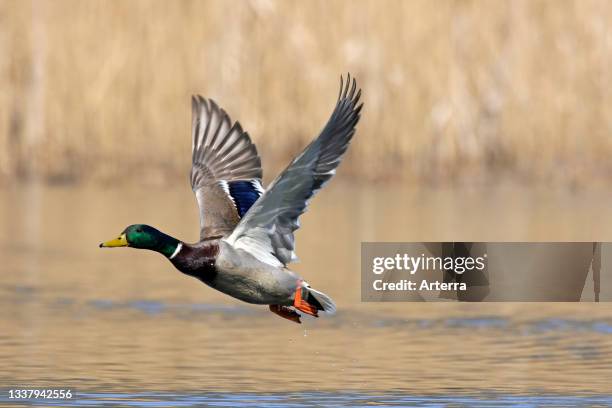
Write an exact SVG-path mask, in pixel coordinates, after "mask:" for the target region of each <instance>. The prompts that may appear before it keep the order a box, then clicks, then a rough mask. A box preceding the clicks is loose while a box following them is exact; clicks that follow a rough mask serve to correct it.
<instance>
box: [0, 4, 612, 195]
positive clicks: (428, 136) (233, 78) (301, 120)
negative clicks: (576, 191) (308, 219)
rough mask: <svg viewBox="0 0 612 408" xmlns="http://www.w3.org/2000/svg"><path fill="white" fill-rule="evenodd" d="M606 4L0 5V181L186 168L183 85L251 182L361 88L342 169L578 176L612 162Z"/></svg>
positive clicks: (406, 176)
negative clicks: (240, 151)
mask: <svg viewBox="0 0 612 408" xmlns="http://www.w3.org/2000/svg"><path fill="white" fill-rule="evenodd" d="M610 21H612V2H609V1H604V0H602V1H574V2H571V1H522V0H517V1H496V2H486V1H435V2H434V1H377V0H359V1H323V0H315V1H308V2H298V1H272V0H257V1H233V2H228V1H221V0H213V1H180V2H168V1H161V0H155V1H135V0H132V1H115V0H113V1H77V0H59V1H36V0H33V1H31V2H27V1H17V0H1V1H0V55H1V57H0V181H3V182H4V183H9V182H11V181H12V180H28V179H38V180H42V181H48V182H71V181H73V182H77V181H78V182H81V181H83V182H107V183H108V182H113V183H114V182H118V181H134V182H142V183H170V182H175V178H176V177H183V178H184V180H186V173H187V169H188V166H189V157H190V156H189V149H190V136H189V131H190V115H191V110H190V95H191V94H192V93H201V94H202V95H204V96H207V97H212V98H214V99H215V100H216V101H218V103H219V104H221V106H223V107H224V108H225V109H226V110H227V111H228V112H229V113H230V115H231V116H232V117H233V118H235V119H239V120H240V121H241V123H242V124H243V126H244V127H245V128H246V129H247V130H248V131H249V133H250V134H251V135H252V137H253V139H254V140H255V141H256V143H257V144H258V147H259V150H260V153H261V154H262V156H263V160H264V164H265V165H266V166H267V168H266V176H267V177H266V178H269V177H271V176H272V175H273V173H274V172H276V171H278V170H279V169H281V168H282V167H283V166H284V165H285V164H286V163H287V161H288V160H290V158H291V157H292V156H293V155H294V154H296V153H297V152H298V151H299V150H300V149H301V147H302V146H304V145H305V144H306V143H307V142H308V141H309V140H310V139H311V138H312V137H314V136H315V135H316V134H317V133H318V131H319V130H320V128H321V127H322V126H323V124H324V122H325V121H326V119H327V117H328V115H329V113H330V111H331V109H332V107H333V104H334V102H335V97H336V93H337V87H338V81H339V75H340V74H341V73H346V72H348V71H350V72H351V73H352V74H353V75H354V76H356V77H357V79H358V80H359V83H360V85H361V86H362V87H363V99H364V101H365V104H366V105H365V108H364V114H363V118H362V122H361V123H360V124H359V128H358V135H357V138H356V140H355V143H354V145H353V146H352V148H351V150H350V154H349V157H348V160H346V162H345V163H344V166H343V169H342V171H341V172H340V173H341V174H344V175H345V176H352V177H360V179H367V180H381V179H388V178H395V179H401V180H406V181H411V182H415V183H433V182H443V181H445V180H447V181H448V180H451V181H452V180H455V179H457V178H461V179H466V180H490V179H492V175H495V177H497V175H499V174H500V173H504V174H505V173H513V174H515V175H517V177H519V178H521V179H524V180H544V181H546V182H549V181H550V180H562V181H570V182H575V183H586V182H587V181H588V180H591V179H593V178H594V177H595V178H605V177H607V176H608V175H610V174H612V166H611V165H610V164H609V163H610V160H609V157H610V156H612V137H611V136H612V103H611V102H612V93H611V92H610V89H611V85H612V29H611V24H610Z"/></svg>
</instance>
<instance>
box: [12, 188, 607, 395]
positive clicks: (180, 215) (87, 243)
mask: <svg viewBox="0 0 612 408" xmlns="http://www.w3.org/2000/svg"><path fill="white" fill-rule="evenodd" d="M0 194H1V197H2V199H1V200H0V226H1V228H0V260H1V264H0V265H1V266H0V271H1V275H0V360H1V361H2V364H1V365H0V388H1V389H3V390H4V391H2V392H0V403H3V404H9V403H11V404H12V403H14V401H13V402H11V401H8V400H7V399H6V395H7V394H6V390H7V389H9V388H13V387H20V388H24V387H27V388H31V387H53V388H67V387H69V388H72V389H74V390H76V395H77V398H76V399H75V400H74V401H72V404H74V405H77V404H78V405H84V406H87V405H90V406H91V405H124V406H196V405H210V406H252V405H264V406H297V405H299V406H316V405H324V406H366V405H380V406H406V405H408V406H453V407H456V406H515V405H519V406H521V405H522V406H543V405H549V406H612V391H611V388H610V378H611V377H612V376H611V374H612V368H611V366H612V364H611V363H612V358H611V356H612V306H611V305H609V304H603V303H602V304H569V303H545V304H513V303H498V304H460V303H450V302H448V303H435V304H419V303H385V304H365V303H361V302H360V299H359V296H360V282H359V279H360V272H359V248H360V242H361V241H428V240H437V241H442V240H449V241H451V240H462V241H467V240H474V241H495V240H506V241H508V240H541V241H546V240H551V241H552V240H572V241H579V240H585V241H588V240H602V241H606V240H608V241H610V240H612V209H610V208H608V207H612V206H609V203H610V202H612V200H611V198H612V194H607V193H604V192H596V191H592V192H588V193H587V192H579V193H576V192H575V193H572V192H564V191H560V192H554V191H552V192H551V191H548V192H541V191H531V190H516V189H514V188H511V189H504V188H500V189H494V190H488V193H487V194H484V192H483V191H482V190H468V191H457V190H443V189H441V190H426V191H423V190H412V189H410V188H401V187H399V186H382V187H377V188H363V187H361V188H357V187H356V186H354V185H350V184H343V183H335V184H332V186H331V188H329V189H326V190H325V191H324V192H323V193H322V194H321V195H320V196H318V197H317V198H316V199H315V200H314V201H313V204H314V205H313V207H312V210H311V211H309V212H308V213H307V214H305V216H304V217H303V219H302V225H303V228H302V229H301V230H300V231H299V232H298V234H297V251H298V256H300V258H301V262H300V263H299V264H296V265H295V269H296V270H297V271H299V272H300V273H302V274H303V275H305V276H306V277H307V278H308V280H309V281H310V282H311V283H312V284H313V285H314V286H316V287H318V288H321V289H322V290H324V291H325V292H326V293H329V294H330V295H331V296H333V297H334V299H335V300H336V301H337V303H338V309H339V312H338V314H337V315H336V316H333V317H327V316H324V317H321V318H319V319H312V318H306V319H304V324H302V325H296V324H293V323H291V322H288V321H285V320H283V319H280V318H278V317H276V316H275V315H273V314H271V313H270V312H269V311H268V310H267V308H266V307H262V306H253V305H248V304H244V303H241V302H239V301H236V300H233V299H230V298H227V297H226V296H224V295H222V294H220V293H217V292H215V291H213V290H212V289H210V288H208V287H206V286H204V285H203V284H201V283H199V282H198V281H196V280H194V279H193V278H190V277H187V276H183V275H181V274H180V273H179V272H177V271H175V270H174V269H173V268H172V266H171V265H170V264H169V263H168V262H167V261H166V260H164V259H163V257H161V256H160V255H158V254H155V253H151V252H147V251H137V250H132V249H113V250H111V249H106V250H104V249H99V248H98V247H97V244H98V243H99V242H100V241H102V240H105V239H108V238H111V237H113V236H115V235H116V234H117V233H118V232H120V231H121V230H122V229H123V228H124V227H125V226H126V225H128V224H132V223H149V224H151V225H154V226H157V227H158V228H160V229H161V230H163V231H165V232H167V233H170V234H172V235H174V236H176V237H178V238H180V239H184V240H186V241H194V240H195V239H196V237H197V235H198V231H197V229H198V220H197V209H196V207H195V200H194V199H193V197H192V195H191V192H190V191H189V189H188V187H187V186H185V188H184V189H182V188H177V189H173V190H168V189H161V188H157V189H154V188H149V189H145V188H133V189H120V188H111V189H107V190H99V189H76V188H59V187H56V188H15V189H5V190H2V191H0ZM602 284H603V282H602ZM24 403H28V404H29V403H34V402H33V401H29V402H24ZM38 404H43V405H44V404H47V405H49V404H52V403H51V402H38ZM57 404H58V405H61V406H63V405H67V403H66V402H58V403H57Z"/></svg>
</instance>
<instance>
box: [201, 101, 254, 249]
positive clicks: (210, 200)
mask: <svg viewBox="0 0 612 408" xmlns="http://www.w3.org/2000/svg"><path fill="white" fill-rule="evenodd" d="M192 108H193V123H192V136H193V143H192V165H191V187H192V189H193V192H194V194H195V196H196V199H197V201H198V207H199V208H200V239H205V238H210V237H221V236H227V235H229V233H230V232H231V231H232V230H233V229H234V227H235V226H236V224H238V221H239V220H240V218H241V217H242V216H243V215H244V214H246V212H247V211H248V209H249V208H250V207H251V205H253V203H254V202H255V201H256V200H257V199H258V198H259V197H260V196H261V195H262V194H263V188H262V187H261V177H262V171H261V161H260V159H259V156H258V155H257V149H256V148H255V145H254V144H253V143H252V142H251V138H250V137H249V135H248V133H247V132H245V131H243V130H242V127H241V126H240V123H238V122H235V123H232V121H231V119H230V117H229V116H228V114H227V113H225V111H224V110H223V109H221V108H219V107H218V106H217V104H216V103H215V102H214V101H212V100H210V99H208V100H207V99H204V98H202V97H201V96H199V95H197V96H194V97H193V99H192Z"/></svg>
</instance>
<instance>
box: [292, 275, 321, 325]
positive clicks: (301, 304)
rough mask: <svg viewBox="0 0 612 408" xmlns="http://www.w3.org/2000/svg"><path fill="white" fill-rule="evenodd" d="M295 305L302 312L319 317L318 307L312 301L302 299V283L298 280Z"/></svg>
mask: <svg viewBox="0 0 612 408" xmlns="http://www.w3.org/2000/svg"><path fill="white" fill-rule="evenodd" d="M293 307H295V308H296V309H297V310H299V311H300V312H304V313H306V314H309V315H311V316H314V317H319V313H318V311H317V308H316V307H315V306H313V305H311V304H310V303H308V302H306V301H305V300H304V299H302V285H301V282H298V287H297V289H296V290H295V297H294V299H293Z"/></svg>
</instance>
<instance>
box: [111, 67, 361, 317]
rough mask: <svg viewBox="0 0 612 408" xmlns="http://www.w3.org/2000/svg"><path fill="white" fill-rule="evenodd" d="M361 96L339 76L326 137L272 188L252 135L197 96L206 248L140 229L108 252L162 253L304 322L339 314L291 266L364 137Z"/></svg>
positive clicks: (195, 147)
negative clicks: (305, 222) (308, 225)
mask: <svg viewBox="0 0 612 408" xmlns="http://www.w3.org/2000/svg"><path fill="white" fill-rule="evenodd" d="M360 95H361V90H357V84H356V82H355V79H352V80H351V77H350V75H349V76H348V77H347V80H346V82H344V81H343V79H342V77H341V78H340V93H339V96H338V101H337V103H336V107H335V109H334V111H333V113H332V115H331V117H330V119H329V121H328V122H327V124H326V125H325V127H324V128H323V130H322V131H321V134H320V135H319V136H318V137H317V138H316V139H315V140H314V141H313V142H311V143H310V145H308V146H307V147H306V148H305V149H304V151H303V152H302V153H301V154H300V155H299V156H297V157H296V158H295V159H294V160H293V161H292V162H291V163H290V164H289V166H288V167H287V168H286V169H285V170H284V171H283V172H282V173H281V174H280V175H279V176H278V177H277V178H276V179H275V180H274V181H273V182H272V183H271V184H270V186H269V187H268V189H267V190H264V189H263V187H262V184H261V180H262V170H261V160H260V158H259V156H258V154H257V149H256V148H255V145H254V144H253V143H252V142H251V138H250V137H249V134H248V133H247V132H245V131H244V130H243V129H242V126H241V125H240V123H239V122H233V123H232V120H231V119H230V117H229V116H228V114H227V113H226V112H225V111H224V110H223V109H221V108H219V106H218V105H217V104H216V103H215V102H214V101H213V100H211V99H208V100H207V99H204V98H202V97H201V96H199V95H198V96H194V97H193V98H192V110H193V120H192V138H193V139H192V156H191V157H192V166H191V187H192V189H193V192H194V193H195V196H196V200H197V203H198V207H199V209H200V240H199V242H197V243H195V244H188V243H185V242H182V241H180V240H178V239H176V238H173V237H171V236H169V235H167V234H165V233H163V232H161V231H159V230H157V229H155V228H153V227H151V226H148V225H143V224H136V225H130V226H129V227H127V228H126V229H125V230H123V232H121V234H120V235H119V237H118V238H115V239H112V240H110V241H107V242H103V243H101V244H100V247H105V248H113V247H131V248H139V249H148V250H152V251H155V252H159V253H160V254H162V255H163V256H165V257H166V258H168V260H170V262H171V263H172V264H173V265H174V266H175V267H176V269H178V270H179V271H181V272H182V273H184V274H187V275H190V276H193V277H195V278H197V279H199V280H201V281H202V282H204V283H205V284H207V285H208V286H210V287H212V288H214V289H217V290H219V291H221V292H223V293H225V294H227V295H230V296H232V297H234V298H237V299H240V300H242V301H245V302H248V303H252V304H261V305H269V308H270V310H271V311H272V312H274V313H275V314H277V315H279V316H281V317H283V318H286V319H288V320H291V321H293V322H296V323H301V321H300V317H301V315H300V314H299V313H298V311H300V312H303V313H306V314H308V315H311V316H315V317H318V311H324V312H327V313H330V314H333V313H334V312H335V311H336V306H335V304H334V301H333V300H332V299H331V298H330V297H329V296H327V295H326V294H324V293H323V292H320V291H318V290H315V289H314V288H312V287H311V286H310V285H309V284H308V283H307V282H306V281H305V280H304V279H303V278H302V277H301V276H299V275H298V274H297V273H295V272H293V271H291V270H290V269H289V268H288V267H287V265H288V264H289V263H291V262H293V261H295V260H297V257H296V255H295V251H294V249H295V245H294V236H293V233H294V231H295V230H297V229H298V228H299V226H300V224H299V220H298V218H299V216H300V215H301V214H302V213H303V212H304V211H305V210H306V207H307V206H308V203H309V201H310V199H311V198H312V197H313V195H314V194H315V193H316V192H317V191H318V190H320V189H321V188H322V187H323V185H325V183H326V182H327V181H329V179H330V178H331V177H332V176H333V175H334V174H335V172H336V168H337V167H338V165H339V164H340V161H341V159H342V156H343V154H344V152H345V151H346V149H347V148H348V145H349V142H350V141H351V139H352V137H353V135H354V133H355V126H356V124H357V122H358V121H359V117H360V111H361V108H362V104H359V98H360Z"/></svg>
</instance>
